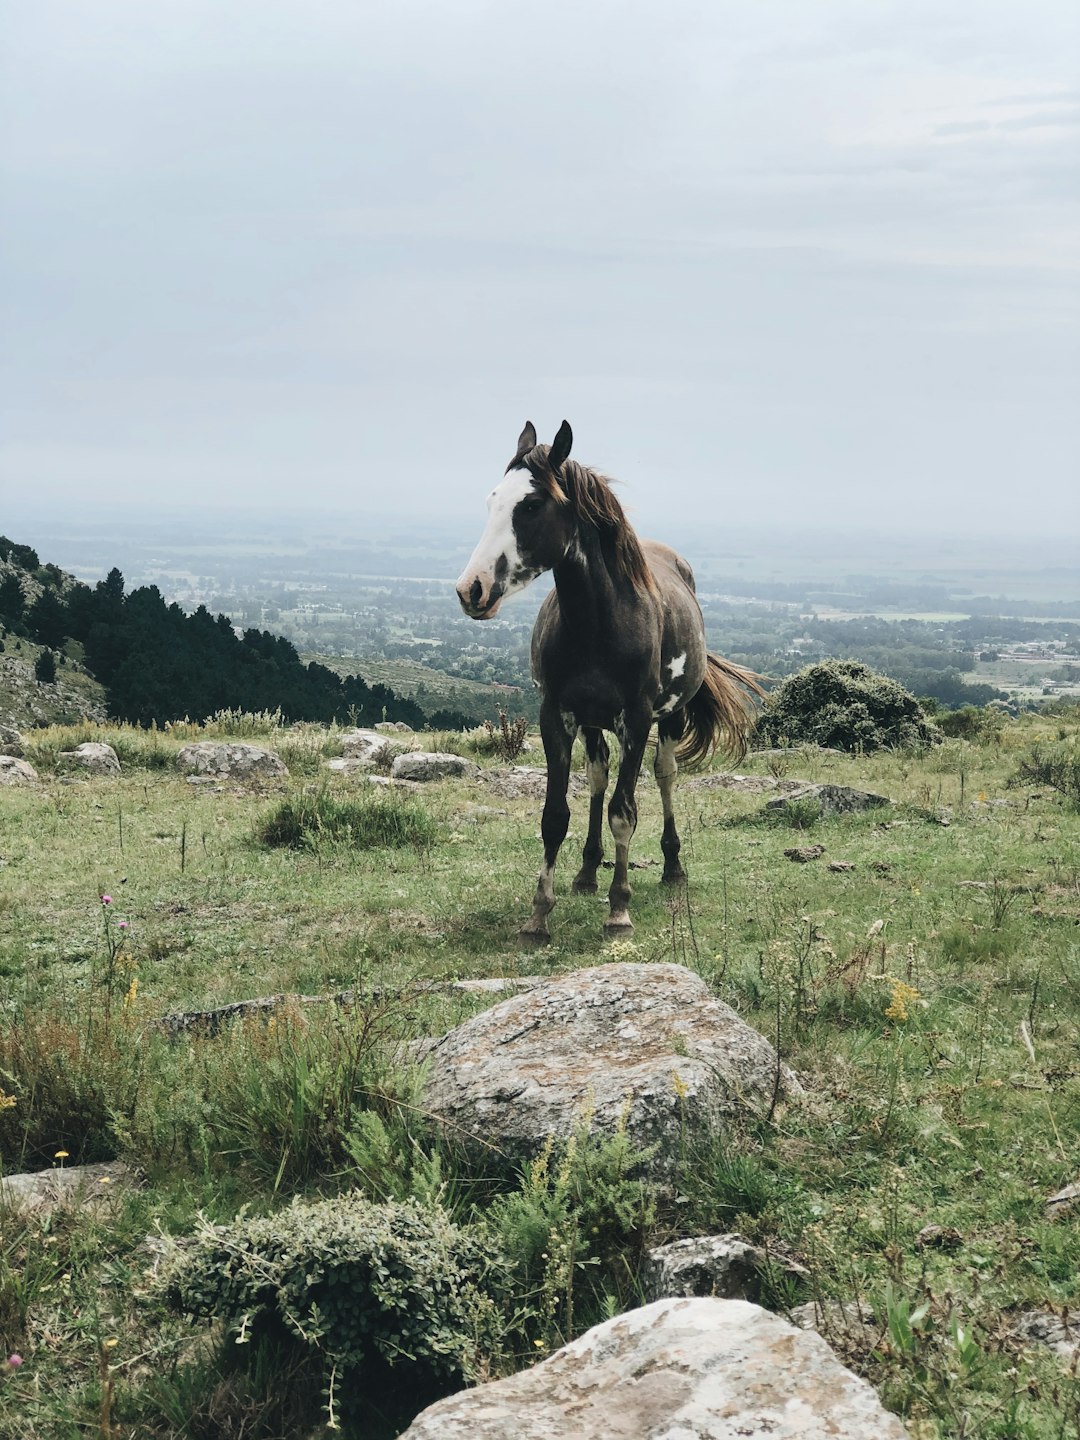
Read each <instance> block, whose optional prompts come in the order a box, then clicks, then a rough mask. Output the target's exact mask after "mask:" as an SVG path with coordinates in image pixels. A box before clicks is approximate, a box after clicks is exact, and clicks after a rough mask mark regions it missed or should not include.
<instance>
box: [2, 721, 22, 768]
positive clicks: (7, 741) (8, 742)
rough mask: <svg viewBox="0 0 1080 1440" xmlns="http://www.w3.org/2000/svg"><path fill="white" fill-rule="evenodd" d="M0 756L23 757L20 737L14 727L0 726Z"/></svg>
mask: <svg viewBox="0 0 1080 1440" xmlns="http://www.w3.org/2000/svg"><path fill="white" fill-rule="evenodd" d="M0 755H14V756H16V757H17V758H18V759H20V760H21V759H22V757H23V743H22V735H21V734H20V733H19V731H18V730H16V728H15V726H14V725H4V724H0Z"/></svg>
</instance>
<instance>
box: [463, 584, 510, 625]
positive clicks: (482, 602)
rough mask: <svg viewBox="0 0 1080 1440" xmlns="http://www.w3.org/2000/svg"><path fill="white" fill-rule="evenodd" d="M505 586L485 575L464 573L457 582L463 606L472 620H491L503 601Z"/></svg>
mask: <svg viewBox="0 0 1080 1440" xmlns="http://www.w3.org/2000/svg"><path fill="white" fill-rule="evenodd" d="M504 590H505V586H504V585H502V584H501V582H500V581H498V580H492V579H491V578H490V577H488V576H484V575H473V576H469V575H463V576H462V577H461V579H460V580H459V581H458V583H457V597H458V600H459V601H460V602H461V608H462V610H464V611H465V614H466V615H468V616H469V618H470V619H471V620H490V619H491V618H492V616H493V615H494V614H495V612H496V610H498V608H499V606H500V604H501V603H502V597H503V593H504Z"/></svg>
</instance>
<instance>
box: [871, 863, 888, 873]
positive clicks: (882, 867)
mask: <svg viewBox="0 0 1080 1440" xmlns="http://www.w3.org/2000/svg"><path fill="white" fill-rule="evenodd" d="M870 869H871V870H873V872H874V873H875V875H891V874H892V865H891V864H890V863H889V861H888V860H871V862H870Z"/></svg>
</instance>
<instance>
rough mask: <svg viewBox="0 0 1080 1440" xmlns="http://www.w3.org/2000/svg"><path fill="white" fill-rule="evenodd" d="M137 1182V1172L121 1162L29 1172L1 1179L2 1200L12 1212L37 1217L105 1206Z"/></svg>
mask: <svg viewBox="0 0 1080 1440" xmlns="http://www.w3.org/2000/svg"><path fill="white" fill-rule="evenodd" d="M134 1183H135V1172H134V1171H133V1170H132V1169H131V1167H130V1166H129V1165H125V1164H123V1162H122V1161H120V1160H110V1161H107V1162H106V1163H105V1164H101V1165H68V1166H66V1167H65V1168H64V1169H59V1168H54V1169H52V1170H36V1171H28V1172H27V1173H26V1174H23V1175H5V1176H4V1177H3V1178H2V1179H0V1200H2V1201H3V1203H4V1204H5V1205H10V1206H11V1207H12V1209H15V1210H24V1211H30V1212H32V1213H34V1214H37V1215H46V1214H50V1213H51V1212H52V1211H53V1210H59V1209H68V1208H72V1207H76V1206H86V1205H94V1206H98V1205H102V1204H107V1203H108V1202H109V1201H110V1200H115V1197H116V1196H117V1194H118V1193H121V1192H122V1190H123V1189H124V1188H125V1187H127V1186H130V1185H132V1184H134Z"/></svg>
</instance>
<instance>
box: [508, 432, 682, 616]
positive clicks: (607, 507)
mask: <svg viewBox="0 0 1080 1440" xmlns="http://www.w3.org/2000/svg"><path fill="white" fill-rule="evenodd" d="M550 450H551V446H550V445H535V446H534V447H533V448H532V450H530V451H529V453H528V454H527V455H525V456H523V457H522V460H521V462H520V464H521V466H522V467H523V468H525V469H527V470H528V471H529V473H530V474H531V475H532V477H533V479H534V480H535V481H536V483H537V484H538V485H541V486H543V488H544V489H545V490H547V491H548V493H549V494H550V495H551V496H552V497H553V498H554V499H555V500H557V501H558V502H559V503H560V504H570V505H571V506H572V507H573V510H574V513H575V515H576V516H577V518H578V523H579V524H581V525H587V526H589V527H590V528H591V529H593V530H595V531H596V532H597V534H598V535H599V537H600V540H601V543H602V544H603V545H604V547H605V549H606V550H607V552H608V555H609V560H610V563H611V565H612V567H613V569H614V570H615V572H616V573H617V574H619V575H621V576H622V577H623V578H624V579H626V580H628V581H629V582H630V583H631V585H633V587H634V589H635V590H644V591H649V592H651V593H652V594H655V593H656V581H655V580H654V579H653V574H652V571H651V570H650V569H649V563H648V561H647V560H646V559H645V552H644V551H643V550H642V548H641V541H640V540H639V539H638V537H637V535H636V534H635V533H634V527H633V526H632V525H631V524H630V521H629V520H628V519H627V518H626V511H625V510H624V509H623V508H622V506H621V505H620V504H619V501H618V499H617V498H616V495H615V492H614V490H612V488H611V486H612V483H613V482H612V481H611V480H610V479H609V478H608V477H607V476H606V475H601V474H600V472H599V471H598V470H590V469H589V468H588V467H587V466H585V465H579V464H578V462H577V461H576V460H569V459H567V460H564V461H563V463H562V464H561V465H560V466H559V470H558V473H557V474H556V472H555V471H554V470H553V469H552V468H551V465H550V463H549V461H548V454H549V452H550Z"/></svg>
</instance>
